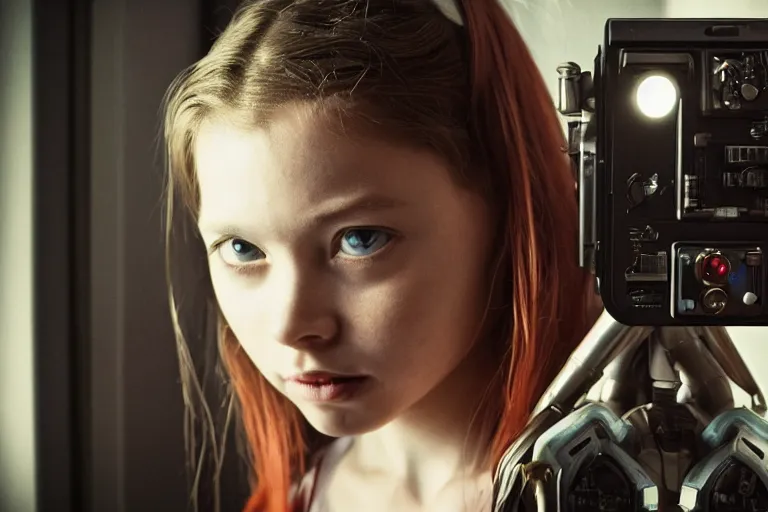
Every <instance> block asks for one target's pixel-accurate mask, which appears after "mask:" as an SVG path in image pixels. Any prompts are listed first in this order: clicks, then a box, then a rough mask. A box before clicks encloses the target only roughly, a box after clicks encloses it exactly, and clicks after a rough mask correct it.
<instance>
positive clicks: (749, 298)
mask: <svg viewBox="0 0 768 512" xmlns="http://www.w3.org/2000/svg"><path fill="white" fill-rule="evenodd" d="M741 300H742V301H744V304H746V305H747V306H752V305H754V304H755V303H756V302H757V295H755V294H754V293H752V292H747V293H745V294H744V298H743V299H741Z"/></svg>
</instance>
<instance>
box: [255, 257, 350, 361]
mask: <svg viewBox="0 0 768 512" xmlns="http://www.w3.org/2000/svg"><path fill="white" fill-rule="evenodd" d="M271 281H272V283H270V284H271V286H269V290H270V292H271V293H270V297H269V298H268V302H269V304H270V305H269V308H268V315H269V316H268V318H267V321H268V322H269V326H270V331H271V332H270V334H271V336H272V339H273V340H275V341H278V342H279V343H283V344H285V345H289V346H293V347H295V348H304V349H308V348H315V349H319V348H321V347H322V346H325V345H329V344H332V343H333V342H334V341H335V340H336V339H337V338H338V332H339V321H338V313H337V312H336V311H335V308H334V305H333V296H334V293H333V286H332V283H331V282H330V280H329V279H328V277H326V276H322V275H319V274H318V273H312V272H308V271H303V272H302V271H301V270H300V269H291V270H284V271H282V272H280V273H275V274H273V276H271Z"/></svg>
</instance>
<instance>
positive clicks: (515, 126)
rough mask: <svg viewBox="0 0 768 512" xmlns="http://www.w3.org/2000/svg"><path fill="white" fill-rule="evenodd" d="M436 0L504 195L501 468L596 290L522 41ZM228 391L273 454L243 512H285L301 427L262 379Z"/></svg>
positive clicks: (469, 4) (537, 78) (483, 0)
mask: <svg viewBox="0 0 768 512" xmlns="http://www.w3.org/2000/svg"><path fill="white" fill-rule="evenodd" d="M432 1H434V2H435V5H436V6H437V7H439V8H440V10H441V12H443V13H444V15H445V16H446V17H448V18H449V19H451V20H454V22H455V23H458V24H462V25H463V26H464V27H465V29H466V30H467V34H468V40H469V44H470V47H471V52H470V53H471V62H470V63H469V64H470V66H471V68H472V75H473V85H472V87H473V90H472V95H473V98H472V105H473V106H472V109H473V115H472V116H471V117H472V123H474V124H475V125H474V126H473V130H475V132H476V133H475V135H474V137H475V138H476V139H477V140H478V143H479V144H483V145H484V147H485V150H486V151H487V152H488V156H489V162H490V165H491V166H492V168H494V169H495V170H496V171H497V172H498V174H499V176H500V179H501V181H502V182H503V184H504V187H505V190H504V192H505V193H507V194H508V197H509V200H508V203H509V204H508V211H507V212H506V217H505V219H504V220H505V222H506V229H505V233H504V234H505V247H507V250H508V254H506V257H507V259H506V260H505V261H503V265H504V266H505V268H504V269H503V270H505V272H506V273H507V274H509V276H510V281H511V283H509V286H510V288H511V297H510V302H511V304H510V306H511V314H510V318H509V322H510V328H509V331H510V335H509V336H510V338H509V340H508V346H509V349H508V353H507V355H506V359H505V360H504V361H503V362H501V364H500V366H502V368H501V369H500V375H499V377H500V379H499V380H500V384H499V385H500V387H501V390H502V391H501V392H502V397H501V401H502V403H501V404H500V405H499V406H498V407H499V408H498V409H496V410H495V421H496V424H497V425H498V426H497V429H496V433H495V437H494V439H493V442H492V446H491V448H490V455H489V464H490V465H494V464H496V463H497V462H498V461H499V460H500V459H501V456H502V454H503V452H504V451H505V449H506V448H507V446H508V445H509V444H510V443H511V442H512V441H513V440H514V438H515V437H516V436H517V434H518V433H519V432H520V431H521V430H522V428H523V427H524V425H525V423H526V421H527V419H528V415H529V414H530V411H531V410H532V409H533V407H534V405H535V403H536V401H537V400H538V398H539V396H540V395H541V393H542V392H543V391H544V389H545V388H546V386H547V385H548V384H549V382H550V381H551V380H552V379H553V378H554V376H555V374H556V373H557V371H559V369H560V368H561V367H562V365H563V364H564V362H565V360H566V358H567V356H568V355H569V354H570V353H571V352H572V350H573V349H574V348H575V346H576V345H577V344H578V342H579V341H580V340H581V339H582V338H583V336H584V334H586V332H587V330H588V328H589V319H588V318H587V315H586V314H585V308H586V303H587V301H586V300H580V299H581V298H584V299H586V297H587V295H588V292H589V290H590V287H591V280H590V278H589V276H588V275H587V274H586V273H585V272H583V271H582V270H581V269H579V268H578V265H577V262H576V258H575V257H573V255H574V254H576V240H577V232H576V229H577V228H576V225H575V222H574V221H573V219H574V218H576V215H577V208H576V198H575V195H574V194H572V190H573V176H572V173H571V169H570V165H569V163H568V161H567V158H566V157H565V156H564V155H563V154H562V153H561V150H560V148H561V147H562V145H563V143H564V136H563V133H562V131H561V128H560V124H559V122H558V120H557V117H556V115H555V112H554V107H553V103H552V99H551V98H550V96H549V93H548V92H547V91H548V88H547V87H546V86H545V84H544V82H543V79H542V77H541V75H540V74H539V72H538V69H537V67H536V64H535V62H534V61H533V59H532V58H531V56H530V53H529V52H528V50H527V47H526V46H525V43H524V42H523V40H522V38H521V37H520V35H519V33H518V32H517V31H516V30H515V28H514V26H513V25H512V23H511V21H510V19H509V18H508V17H507V14H506V11H505V10H504V8H503V7H502V5H501V4H499V3H498V1H497V0H462V1H460V2H454V1H453V0H439V1H438V0H432ZM519 3H520V4H521V5H522V0H520V2H519ZM505 284H506V283H505ZM225 359H228V365H229V366H230V367H234V368H247V367H248V365H249V364H250V363H249V362H248V361H247V357H246V356H245V354H244V353H243V351H239V352H230V353H229V354H228V355H225ZM233 387H234V388H235V389H236V392H237V395H238V396H239V397H240V399H241V405H242V407H241V411H242V413H243V414H244V416H248V417H250V418H251V419H253V423H251V424H250V427H246V428H250V429H251V430H250V431H249V433H248V435H249V439H257V440H259V441H260V442H259V443H257V444H258V445H259V446H260V447H261V448H263V449H264V450H266V452H265V453H256V454H252V455H253V456H255V457H256V459H255V460H256V464H255V466H256V468H257V470H259V471H260V472H261V474H257V475H256V479H257V480H256V488H255V491H254V493H253V495H252V496H251V499H250V501H249V503H248V505H247V506H246V512H286V508H287V501H286V500H287V496H288V491H289V486H290V484H291V482H290V478H291V476H292V475H291V474H290V468H291V465H292V463H293V461H296V460H298V461H299V462H298V464H299V467H301V466H302V465H303V464H302V459H301V456H302V455H303V453H300V452H301V451H302V450H303V448H302V446H303V441H302V440H301V439H300V438H297V436H300V431H299V426H298V425H299V423H298V422H299V419H298V417H296V416H294V415H293V414H292V413H290V412H288V409H286V408H285V405H284V404H283V402H284V401H281V400H280V397H277V396H276V392H274V390H270V389H268V384H266V382H265V381H264V380H263V378H260V377H259V376H258V375H257V374H253V375H251V374H250V373H246V372H245V371H242V372H241V371H240V370H237V371H235V372H233ZM257 417H259V419H258V421H257V420H255V419H254V418H257ZM261 448H260V449H261ZM491 469H492V468H491Z"/></svg>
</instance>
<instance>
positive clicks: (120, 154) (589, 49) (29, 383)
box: [0, 0, 768, 512]
mask: <svg viewBox="0 0 768 512" xmlns="http://www.w3.org/2000/svg"><path fill="white" fill-rule="evenodd" d="M502 1H503V2H504V3H505V5H506V6H507V7H508V8H509V10H510V12H511V13H512V15H513V17H514V19H515V21H516V22H517V24H518V26H519V27H520V29H521V31H522V33H523V35H524V37H525V38H526V39H527V41H528V42H529V44H530V46H531V50H532V52H533V54H534V56H535V58H536V60H537V62H538V64H539V67H540V69H541V71H542V73H543V74H544V76H545V78H546V79H547V81H548V84H549V87H550V91H551V92H552V93H553V94H554V93H555V91H556V85H557V79H556V72H555V68H556V66H557V64H558V63H560V62H562V61H568V60H571V61H575V62H578V63H580V64H581V65H582V67H584V68H585V69H590V68H591V63H592V61H593V59H594V56H595V53H596V49H597V45H598V44H600V42H601V39H602V34H603V24H604V22H605V20H606V19H607V18H610V17H768V2H766V1H765V0H729V1H728V2H722V1H719V0H666V1H665V0H559V1H558V0H527V1H524V0H502ZM236 4H237V2H236V1H235V0H87V1H86V0H0V511H2V512H38V511H39V512H49V511H51V512H52V511H54V510H55V511H56V512H102V511H110V512H126V511H130V512H134V511H155V510H158V511H161V510H162V511H165V512H175V511H183V510H186V506H187V503H188V496H187V480H186V476H185V472H184V446H183V437H182V427H183V421H182V396H181V392H180V386H179V382H178V361H177V357H176V353H175V348H174V337H173V332H172V329H171V324H170V321H169V316H168V308H167V292H166V288H165V275H164V260H163V257H164V253H163V245H162V242H163V235H162V231H161V223H162V215H161V213H162V209H161V205H162V203H161V196H162V187H163V175H162V160H161V156H160V153H159V151H158V140H157V135H158V130H159V127H160V125H159V116H158V113H159V107H160V104H161V99H162V97H163V94H164V92H165V90H166V87H167V86H168V84H169V83H170V82H171V80H172V79H173V78H174V77H175V76H176V74H177V73H179V72H180V71H181V70H182V69H183V68H185V67H186V66H188V65H190V64H191V63H193V62H194V61H195V60H197V59H198V58H199V57H201V56H202V55H203V54H204V53H205V52H206V51H207V50H208V48H209V47H210V44H211V42H212V40H213V36H214V34H215V33H216V32H217V31H218V30H220V29H221V28H223V26H224V25H225V24H226V22H227V20H228V19H229V17H230V15H231V11H232V9H233V8H234V7H235V6H236ZM194 284H195V283H194V282H193V283H192V285H194ZM731 332H732V335H733V337H734V339H735V342H736V344H737V346H738V347H739V348H740V350H741V351H742V353H743V355H744V357H745V359H746V360H747V363H748V364H749V365H750V367H751V369H752V371H753V372H754V374H755V376H756V377H757V379H758V382H759V383H760V384H761V385H762V386H763V388H764V389H765V388H768V364H767V363H768V328H766V329H763V328H734V329H732V330H731ZM201 339H202V336H201ZM201 339H200V340H197V339H192V340H190V341H191V342H192V348H193V352H195V354H196V355H199V354H200V353H201V352H202V351H203V347H202V344H201V343H200V341H201ZM196 341H197V343H195V342H196ZM214 391H215V390H214ZM736 396H737V397H738V399H739V400H740V401H742V400H744V397H743V395H742V394H741V393H739V392H738V391H737V392H736ZM230 450H231V452H230V453H229V455H228V457H227V459H228V463H227V464H226V465H225V468H224V477H223V478H224V485H223V487H222V494H223V497H224V506H223V510H224V511H227V512H229V511H233V512H234V511H239V510H240V509H241V507H242V504H243V502H244V499H245V497H246V495H247V485H246V482H245V480H244V479H243V478H242V477H241V476H239V467H238V463H237V457H236V454H235V453H234V449H230ZM204 479H205V478H204ZM209 492H210V491H209V489H206V488H205V487H203V491H202V494H203V496H205V495H206V493H209ZM202 510H206V506H205V497H204V498H203V502H202Z"/></svg>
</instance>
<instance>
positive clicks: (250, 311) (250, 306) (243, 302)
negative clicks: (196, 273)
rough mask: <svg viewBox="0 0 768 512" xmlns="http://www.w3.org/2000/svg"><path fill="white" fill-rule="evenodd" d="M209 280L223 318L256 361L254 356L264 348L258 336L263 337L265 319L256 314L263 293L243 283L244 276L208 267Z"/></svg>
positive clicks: (261, 338) (264, 334)
mask: <svg viewBox="0 0 768 512" xmlns="http://www.w3.org/2000/svg"><path fill="white" fill-rule="evenodd" d="M211 281H212V283H213V290H214V293H215V295H216V301H217V302H218V305H219V308H220V309H221V313H222V315H224V320H225V321H226V322H227V325H229V328H230V329H231V330H232V332H233V333H234V335H235V337H236V338H237V340H238V341H239V342H240V344H241V345H242V346H243V348H244V349H245V350H246V352H248V354H249V355H250V356H251V358H252V359H253V360H254V361H255V362H257V361H258V357H257V356H258V355H259V353H260V352H262V351H263V350H264V349H265V348H266V344H265V343H259V340H263V339H266V332H265V327H264V326H265V325H266V323H265V322H264V321H263V319H262V318H260V315H261V312H262V311H264V308H263V305H262V304H261V303H262V302H263V298H262V295H263V294H260V293H258V291H257V289H256V288H254V287H249V286H247V278H246V277H238V276H231V275H227V274H225V273H223V272H217V271H216V269H212V271H211Z"/></svg>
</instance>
